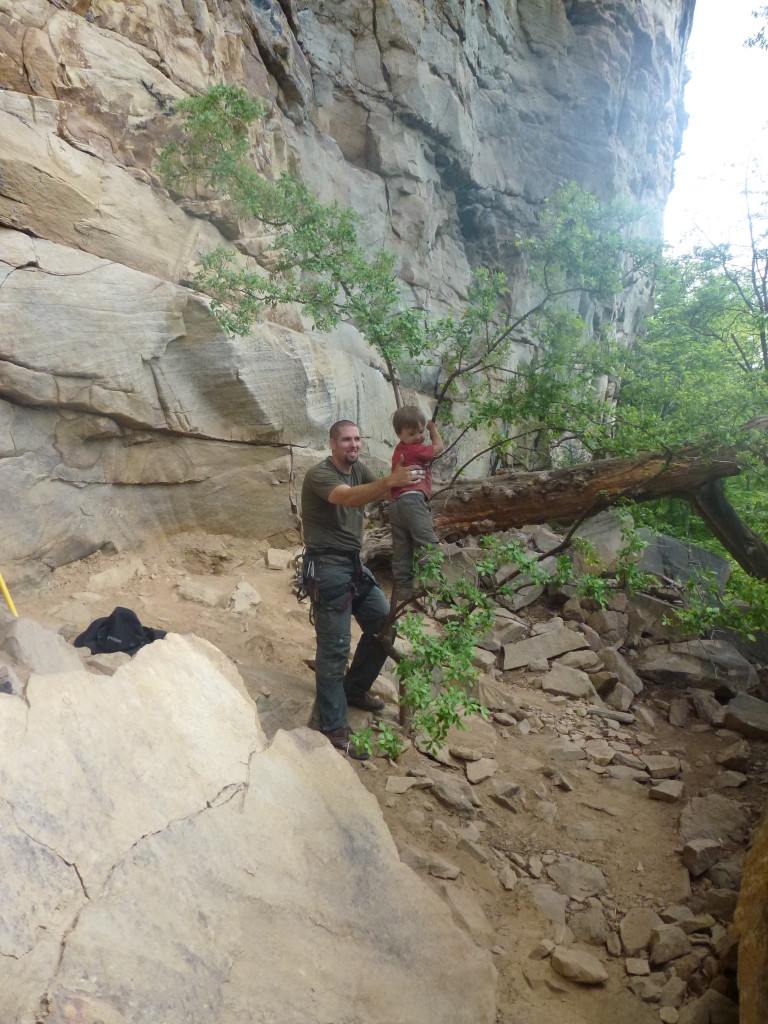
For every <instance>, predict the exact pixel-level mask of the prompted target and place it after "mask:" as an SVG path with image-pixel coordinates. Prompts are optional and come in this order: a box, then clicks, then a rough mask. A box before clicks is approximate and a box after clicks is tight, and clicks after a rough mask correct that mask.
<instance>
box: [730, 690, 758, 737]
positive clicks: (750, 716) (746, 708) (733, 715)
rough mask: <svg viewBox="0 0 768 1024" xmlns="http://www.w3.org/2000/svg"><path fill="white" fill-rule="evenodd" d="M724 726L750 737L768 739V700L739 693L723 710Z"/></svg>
mask: <svg viewBox="0 0 768 1024" xmlns="http://www.w3.org/2000/svg"><path fill="white" fill-rule="evenodd" d="M725 725H726V728H728V729H732V730H733V731H734V732H738V733H741V734H742V735H743V736H749V737H750V738H752V739H758V740H768V702H766V701H764V700H759V699H758V698H757V697H750V696H749V695H748V694H746V693H739V694H737V696H736V697H734V698H733V700H732V701H729V703H728V707H727V708H726V711H725Z"/></svg>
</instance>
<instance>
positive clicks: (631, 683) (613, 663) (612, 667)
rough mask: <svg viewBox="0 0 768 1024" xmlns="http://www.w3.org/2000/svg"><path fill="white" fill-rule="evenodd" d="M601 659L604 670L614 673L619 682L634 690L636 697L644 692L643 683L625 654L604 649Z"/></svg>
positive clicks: (607, 648) (601, 652)
mask: <svg viewBox="0 0 768 1024" xmlns="http://www.w3.org/2000/svg"><path fill="white" fill-rule="evenodd" d="M600 658H601V660H602V663H603V666H604V668H605V669H606V670H607V671H608V672H614V673H615V674H616V675H617V676H618V682H620V683H622V684H623V685H624V686H626V687H628V689H630V690H632V692H633V693H634V694H635V696H637V694H638V693H640V692H642V689H643V681H642V679H641V678H640V677H639V676H638V674H637V673H636V672H635V670H634V669H633V668H632V666H631V665H630V664H629V662H628V660H627V658H626V657H625V656H624V655H623V654H621V653H620V652H618V651H617V650H613V648H612V647H603V649H602V650H601V651H600Z"/></svg>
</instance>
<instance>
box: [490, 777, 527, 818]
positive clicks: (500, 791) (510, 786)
mask: <svg viewBox="0 0 768 1024" xmlns="http://www.w3.org/2000/svg"><path fill="white" fill-rule="evenodd" d="M491 796H492V797H493V799H494V800H496V802H497V803H500V804H501V805H502V807H506V808H507V810H510V811H514V813H515V814H517V812H518V810H519V805H520V799H519V798H520V783H519V782H513V781H512V780H511V779H508V778H504V777H501V778H498V779H495V780H494V782H493V789H492V792H491Z"/></svg>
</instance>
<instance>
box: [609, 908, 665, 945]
mask: <svg viewBox="0 0 768 1024" xmlns="http://www.w3.org/2000/svg"><path fill="white" fill-rule="evenodd" d="M663 923H664V922H663V921H662V919H661V918H660V917H659V915H658V914H657V913H656V911H655V910H651V908H650V907H633V909H632V910H630V911H629V912H628V913H627V914H625V915H624V918H623V919H622V921H621V924H620V925H619V936H620V937H621V946H622V949H623V950H624V955H625V956H638V954H640V953H644V952H645V951H646V950H647V949H648V948H649V947H650V944H651V932H652V930H653V929H654V928H658V927H659V926H660V925H662V924H663Z"/></svg>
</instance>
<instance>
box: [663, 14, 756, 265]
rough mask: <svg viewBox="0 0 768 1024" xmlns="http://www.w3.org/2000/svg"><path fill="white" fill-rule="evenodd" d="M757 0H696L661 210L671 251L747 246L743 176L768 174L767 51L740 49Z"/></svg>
mask: <svg viewBox="0 0 768 1024" xmlns="http://www.w3.org/2000/svg"><path fill="white" fill-rule="evenodd" d="M763 3H764V0H759V2H758V0H727V2H725V0H696V9H695V13H694V16H693V29H692V31H691V39H690V42H689V44H688V53H687V59H686V63H687V65H688V68H689V70H690V72H691V77H690V80H689V82H688V84H687V86H686V88H685V109H686V110H687V111H688V114H689V120H688V127H687V128H686V130H685V133H684V135H683V145H682V152H681V154H680V156H679V157H678V159H677V161H676V163H675V185H674V188H673V190H672V192H671V194H670V197H669V202H668V204H667V209H666V213H665V217H664V240H665V241H666V242H667V243H668V245H669V246H670V247H671V251H672V254H673V255H679V254H681V253H683V252H688V251H690V250H691V249H692V248H693V246H694V245H696V244H703V245H709V244H714V243H719V242H730V243H731V247H732V251H733V253H734V254H737V253H738V252H740V251H742V250H746V249H748V247H749V235H748V231H747V222H746V200H745V197H744V186H745V182H746V181H747V180H748V181H749V186H750V188H751V189H752V190H754V191H759V190H760V189H761V188H762V189H765V188H766V178H768V51H766V50H761V49H759V48H756V47H755V48H752V49H749V48H747V47H746V46H745V45H744V43H745V40H746V39H747V38H748V37H749V36H752V35H754V34H755V33H756V32H757V31H758V29H759V28H760V26H761V22H759V21H756V20H755V19H754V18H753V17H752V13H751V12H752V11H753V10H755V9H757V8H758V7H760V6H762V5H763Z"/></svg>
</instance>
